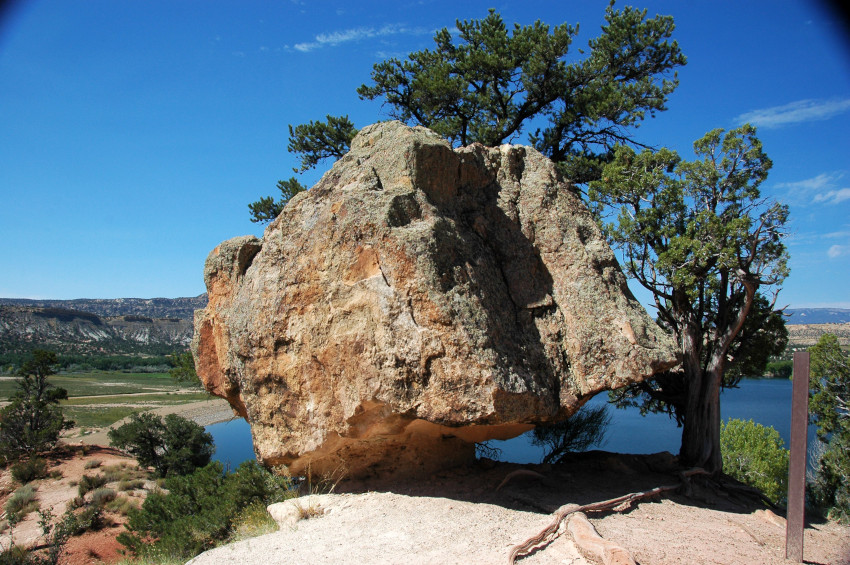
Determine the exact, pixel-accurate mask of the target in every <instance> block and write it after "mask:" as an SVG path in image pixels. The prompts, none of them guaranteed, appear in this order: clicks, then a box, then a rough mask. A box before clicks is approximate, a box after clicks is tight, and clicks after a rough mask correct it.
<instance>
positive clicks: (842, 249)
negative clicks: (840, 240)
mask: <svg viewBox="0 0 850 565" xmlns="http://www.w3.org/2000/svg"><path fill="white" fill-rule="evenodd" d="M826 254H827V255H829V258H830V259H836V258H838V257H841V256H842V255H850V245H833V246H832V247H830V248H829V251H827V252H826Z"/></svg>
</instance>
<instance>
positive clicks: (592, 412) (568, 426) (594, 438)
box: [531, 405, 611, 463]
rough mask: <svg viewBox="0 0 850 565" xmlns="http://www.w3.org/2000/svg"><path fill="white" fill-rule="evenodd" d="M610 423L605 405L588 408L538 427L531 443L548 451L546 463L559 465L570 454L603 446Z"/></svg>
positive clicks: (544, 459)
mask: <svg viewBox="0 0 850 565" xmlns="http://www.w3.org/2000/svg"><path fill="white" fill-rule="evenodd" d="M610 422H611V416H610V415H609V414H608V407H607V406H606V405H602V406H594V407H590V406H586V407H584V408H582V409H581V410H579V411H578V412H576V413H575V414H573V415H572V416H571V417H570V418H568V419H567V420H564V421H563V422H558V423H556V424H551V425H548V426H547V425H544V426H537V427H536V428H534V432H533V434H534V438H533V439H532V440H531V442H532V443H533V444H534V445H538V446H541V447H545V448H546V455H544V456H543V463H557V462H558V461H560V460H561V458H563V457H564V455H566V454H567V453H571V452H576V451H584V450H585V449H587V448H588V447H590V446H592V445H599V444H601V443H602V442H603V441H604V439H605V432H606V430H607V428H608V424H610Z"/></svg>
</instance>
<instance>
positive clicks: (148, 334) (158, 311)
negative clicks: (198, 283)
mask: <svg viewBox="0 0 850 565" xmlns="http://www.w3.org/2000/svg"><path fill="white" fill-rule="evenodd" d="M206 304H207V297H206V294H203V295H201V296H197V297H192V298H153V299H143V298H116V299H78V300H28V299H19V298H0V343H2V344H3V350H2V352H0V353H19V354H20V353H26V352H28V351H31V350H32V349H34V348H46V349H51V350H54V351H56V352H58V353H73V354H83V355H104V354H110V355H111V354H115V355H127V354H132V355H145V354H152V355H160V354H162V352H163V350H165V351H173V350H183V349H185V348H186V347H188V345H189V343H190V342H191V340H192V331H193V326H192V317H193V315H194V311H195V310H196V309H198V308H203V307H204V306H206Z"/></svg>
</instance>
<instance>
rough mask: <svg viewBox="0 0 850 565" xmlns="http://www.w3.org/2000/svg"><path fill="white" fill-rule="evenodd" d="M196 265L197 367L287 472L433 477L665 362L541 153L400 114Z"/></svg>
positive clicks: (589, 221) (585, 215)
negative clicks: (479, 140)
mask: <svg viewBox="0 0 850 565" xmlns="http://www.w3.org/2000/svg"><path fill="white" fill-rule="evenodd" d="M204 279H205V282H206V285H207V291H208V293H209V305H208V306H207V308H206V309H205V310H199V311H198V312H197V313H196V316H195V338H194V342H193V352H194V355H195V362H196V366H197V370H198V374H199V375H200V377H201V379H202V380H203V382H204V384H205V386H206V387H207V389H208V390H209V391H210V392H212V393H213V394H216V395H219V396H222V397H224V398H226V399H227V400H229V401H230V404H231V405H232V406H233V408H234V409H235V410H236V411H237V412H238V413H239V414H240V415H242V416H243V417H245V418H246V419H247V420H248V422H249V423H250V424H251V432H252V434H253V440H254V448H255V451H256V453H257V455H258V457H259V459H260V460H261V461H262V462H263V463H265V464H267V465H279V464H284V465H287V466H289V468H290V471H291V472H293V473H295V474H300V473H305V472H313V473H317V472H318V473H322V472H335V473H338V474H348V475H350V476H363V475H369V474H373V473H374V474H385V473H396V474H399V473H401V474H408V475H411V474H421V473H427V472H431V471H433V470H434V469H436V468H439V467H441V466H446V465H452V464H456V463H460V462H463V461H465V460H468V459H469V458H471V457H472V454H473V444H474V442H479V441H484V440H487V439H492V438H499V439H507V438H510V437H514V436H516V435H518V434H520V433H522V432H524V431H527V430H529V429H531V428H532V427H533V426H534V425H535V424H539V423H545V422H551V421H555V420H559V419H563V418H565V417H567V416H569V415H571V414H573V413H574V412H575V411H576V410H578V409H579V408H580V407H581V406H582V405H583V404H584V403H585V402H586V401H587V400H588V399H589V398H590V397H591V396H593V395H594V394H596V393H598V392H600V391H604V390H608V389H612V388H616V387H620V386H623V385H625V384H628V383H632V382H637V381H641V380H643V379H645V378H647V377H649V376H650V375H652V374H653V373H655V372H657V371H660V370H663V369H666V368H669V367H671V366H673V365H675V364H676V362H677V358H676V353H675V344H674V343H673V342H671V340H670V339H669V338H668V337H667V336H666V335H664V334H663V332H661V331H660V330H659V328H658V326H657V325H656V324H655V323H653V321H652V320H651V319H650V318H649V316H648V315H647V313H646V312H645V311H644V309H643V308H642V307H641V306H640V304H639V303H638V302H637V301H636V300H635V299H634V297H633V296H632V294H631V293H630V292H629V290H628V288H627V286H626V280H625V278H624V276H623V274H622V272H621V270H620V268H619V265H618V263H617V261H616V259H615V257H614V254H613V253H612V251H611V249H610V248H609V246H608V245H607V244H606V242H605V241H604V239H603V236H602V234H601V233H600V231H599V229H598V228H597V226H596V224H595V222H594V221H593V218H592V217H591V215H590V213H589V212H588V210H587V208H586V207H585V205H584V204H583V203H582V202H581V200H580V199H579V198H578V197H577V196H576V194H575V193H574V191H573V190H572V188H571V186H570V184H569V183H568V182H566V181H565V180H563V179H562V178H560V177H559V175H558V173H557V172H556V170H555V167H554V166H553V164H552V163H551V162H550V161H549V160H548V159H546V158H545V157H544V156H543V155H541V154H540V153H538V152H537V151H535V150H534V149H532V148H529V147H523V146H511V145H503V146H501V147H497V148H488V147H484V146H481V145H477V144H476V145H472V146H469V147H463V148H460V149H455V150H452V148H451V146H450V145H449V144H448V143H447V142H446V141H445V140H443V139H441V138H440V137H439V136H437V135H436V134H435V133H433V132H432V131H430V130H427V129H425V128H421V127H415V128H411V127H408V126H405V125H404V124H401V123H399V122H387V123H381V124H376V125H373V126H369V127H366V128H364V129H363V130H362V131H361V132H360V133H359V135H358V136H357V137H356V138H355V139H354V141H353V142H352V145H351V151H350V152H349V153H348V154H347V155H346V156H345V157H343V158H342V159H340V160H339V161H338V162H337V163H336V164H335V165H334V166H333V168H332V169H331V170H330V171H328V172H327V173H326V174H325V175H324V176H323V177H322V179H321V180H320V181H319V183H318V184H316V186H314V187H313V188H312V189H311V190H309V191H307V192H303V193H301V194H298V195H297V196H295V197H294V198H293V199H292V200H291V201H290V202H289V204H288V205H287V206H286V208H285V209H284V211H283V213H281V215H280V216H279V217H278V218H277V219H276V220H275V221H274V222H272V223H271V224H270V225H269V226H268V228H267V229H266V231H265V234H264V235H263V238H262V239H257V238H255V237H250V236H246V237H238V238H235V239H231V240H228V241H225V242H224V243H222V244H221V245H219V246H218V247H216V248H215V249H214V250H213V251H212V253H210V256H209V258H208V259H207V262H206V267H205V270H204Z"/></svg>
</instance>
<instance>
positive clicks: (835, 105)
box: [735, 98, 850, 128]
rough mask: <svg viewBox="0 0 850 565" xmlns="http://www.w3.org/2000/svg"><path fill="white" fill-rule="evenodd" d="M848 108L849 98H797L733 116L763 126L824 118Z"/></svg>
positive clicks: (740, 120)
mask: <svg viewBox="0 0 850 565" xmlns="http://www.w3.org/2000/svg"><path fill="white" fill-rule="evenodd" d="M848 110H850V98H844V99H841V100H798V101H797V102H791V103H790V104H785V105H784V106H773V107H772V108H762V109H760V110H753V111H752V112H747V113H745V114H741V115H740V116H737V117H736V118H735V122H737V123H739V124H744V123H747V122H749V123H751V124H755V125H757V126H760V127H765V128H777V127H781V126H785V125H789V124H797V123H802V122H813V121H817V120H826V119H829V118H831V117H833V116H837V115H838V114H841V113H843V112H846V111H848Z"/></svg>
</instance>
